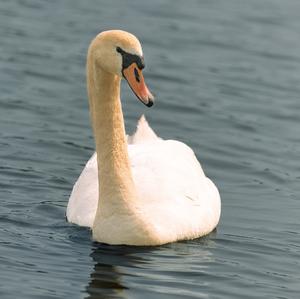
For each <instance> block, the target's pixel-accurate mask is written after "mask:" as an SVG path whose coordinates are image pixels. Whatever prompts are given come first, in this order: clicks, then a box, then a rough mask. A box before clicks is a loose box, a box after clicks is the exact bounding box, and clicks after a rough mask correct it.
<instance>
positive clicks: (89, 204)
mask: <svg viewBox="0 0 300 299" xmlns="http://www.w3.org/2000/svg"><path fill="white" fill-rule="evenodd" d="M97 203H98V169H97V155H96V153H94V154H93V155H92V157H91V158H90V159H89V161H88V162H87V163H86V165H85V167H84V169H83V171H82V173H81V174H80V176H79V178H78V180H77V182H76V183H75V185H74V186H73V190H72V193H71V196H70V198H69V202H68V207H67V213H66V216H67V219H68V221H69V222H72V223H76V224H78V225H80V226H88V227H92V225H93V222H94V219H95V215H96V209H97Z"/></svg>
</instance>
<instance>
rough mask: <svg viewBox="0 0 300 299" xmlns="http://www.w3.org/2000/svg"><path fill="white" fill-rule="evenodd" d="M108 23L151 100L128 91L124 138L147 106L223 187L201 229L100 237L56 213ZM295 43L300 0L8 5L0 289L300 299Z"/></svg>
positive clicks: (86, 140) (84, 150) (85, 138)
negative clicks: (152, 242) (177, 234)
mask: <svg viewBox="0 0 300 299" xmlns="http://www.w3.org/2000/svg"><path fill="white" fill-rule="evenodd" d="M110 28H120V29H124V30H128V31H130V32H132V33H134V34H136V35H137V36H138V37H139V38H140V40H141V42H142V44H143V48H144V54H145V59H146V65H147V67H146V70H145V77H146V81H147V82H148V85H149V86H150V88H151V89H152V91H153V92H154V93H155V94H156V96H157V102H156V105H155V106H154V107H153V108H151V109H148V108H146V107H144V106H143V105H141V104H140V103H139V102H138V101H137V100H136V99H135V97H134V96H133V95H132V93H131V91H130V89H129V88H128V87H127V86H126V85H124V86H123V89H122V95H123V107H124V113H125V118H126V126H127V130H128V132H131V131H132V130H133V129H134V127H135V124H136V121H137V119H138V117H139V116H140V115H141V114H142V113H146V116H147V118H148V120H149V122H150V123H151V125H152V127H153V128H154V129H155V131H156V132H157V133H158V134H159V135H160V136H162V137H164V138H174V139H179V140H182V141H184V142H186V143H187V144H189V145H190V146H191V147H192V148H193V149H194V150H195V153H196V155H197V157H198V158H199V160H200V161H201V163H202V165H203V167H204V170H205V172H206V173H207V174H208V175H209V176H210V177H211V178H212V179H213V181H214V182H215V183H216V184H217V186H218V187H219V190H220V193H221V197H222V218H221V222H220V224H219V227H218V229H217V231H216V232H215V233H213V234H211V235H209V236H207V237H205V238H202V239H198V240H194V241H188V242H179V243H174V244H168V245H165V246H161V247H157V248H133V247H125V246H124V247H123V246H121V247H113V246H104V245H99V244H96V243H93V242H92V241H91V234H90V231H89V230H88V229H84V228H80V227H77V226H73V225H70V224H68V223H66V222H65V218H64V215H65V209H66V205H67V201H68V197H69V194H70V191H71V189H72V186H73V184H74V182H75V180H76V179H77V177H78V175H79V174H80V172H81V170H82V167H83V165H84V164H85V162H86V161H87V159H88V158H89V157H90V155H91V153H92V152H93V148H94V143H93V138H92V133H91V129H90V122H89V115H88V104H87V99H86V87H85V56H86V50H87V47H88V44H89V42H90V40H91V39H92V38H93V37H94V36H95V35H96V34H97V33H98V32H100V31H102V30H105V29H110ZM299 49H300V2H299V1H298V0H286V1H281V0H273V1H271V0H269V1H267V0H250V1H239V0H227V1H221V0H211V1H208V0H207V1H204V0H203V1H200V0H199V1H196V0H189V1H174V0H172V1H171V0H164V1H163V0H160V1H159V0H154V1H137V0H135V1H129V0H128V1H124V0H119V1H100V0H99V1H97V0H90V1H80V0H62V1H58V0H51V1H43V0H1V2H0V297H1V298H5V299H6V298H7V299H9V298H23V299H24V298H26V299H29V298H30V299H32V298H43V299H46V298H94V299H95V298H299V293H300V267H299V266H300V262H299V261H300V233H299V231H300V198H299V194H300V165H299V155H300V149H299V143H300V133H299V132H300V117H299V111H300V100H299V97H300V50H299Z"/></svg>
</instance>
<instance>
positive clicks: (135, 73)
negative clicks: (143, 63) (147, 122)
mask: <svg viewBox="0 0 300 299" xmlns="http://www.w3.org/2000/svg"><path fill="white" fill-rule="evenodd" d="M122 73H123V76H124V78H125V79H126V81H127V82H128V84H129V86H130V88H131V89H132V91H133V92H134V93H135V95H136V96H137V97H138V99H139V100H140V101H141V102H142V103H144V104H145V105H146V106H148V107H151V106H152V105H153V103H154V97H153V95H152V94H151V92H150V91H149V89H148V87H147V85H146V84H145V80H144V76H143V73H142V71H141V70H140V69H139V68H138V66H137V64H136V63H132V64H130V65H129V67H127V68H124V69H123V72H122Z"/></svg>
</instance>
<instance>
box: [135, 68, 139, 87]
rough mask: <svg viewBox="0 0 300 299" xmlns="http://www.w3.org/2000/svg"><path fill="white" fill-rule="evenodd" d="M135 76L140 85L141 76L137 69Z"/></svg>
mask: <svg viewBox="0 0 300 299" xmlns="http://www.w3.org/2000/svg"><path fill="white" fill-rule="evenodd" d="M134 76H135V80H136V81H137V82H139V83H140V74H139V72H138V70H137V69H136V67H135V68H134Z"/></svg>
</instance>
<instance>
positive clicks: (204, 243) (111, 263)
mask: <svg viewBox="0 0 300 299" xmlns="http://www.w3.org/2000/svg"><path fill="white" fill-rule="evenodd" d="M214 236H215V232H213V233H211V234H210V235H209V236H207V237H205V238H201V239H197V240H193V241H184V242H178V243H175V244H167V245H164V246H161V247H133V246H109V245H105V244H99V243H94V246H93V250H92V253H91V257H92V259H93V261H94V263H95V266H94V268H93V271H92V273H91V275H90V282H89V284H88V286H87V288H86V291H87V293H88V294H89V296H88V297H87V298H90V299H96V298H102V296H103V298H124V297H126V296H128V294H130V293H128V292H126V291H127V290H128V291H130V290H131V289H134V290H135V292H134V293H135V294H139V293H141V294H142V293H143V292H145V291H146V290H147V289H148V290H151V291H152V292H154V294H152V295H151V296H155V295H156V296H158V297H159V295H160V294H165V293H168V294H169V295H172V296H174V297H175V296H179V297H180V296H184V295H192V294H194V295H195V294H198V295H199V294H201V293H202V295H203V296H205V294H204V293H203V290H201V291H200V289H201V280H200V279H201V271H200V269H202V271H203V270H204V269H206V268H207V267H209V264H210V263H212V262H213V261H214V258H213V253H212V250H213V248H214V246H215V242H214V241H213V240H212V238H213V237H214ZM183 262H184V265H185V267H184V269H183V268H182V263H183ZM191 279H192V280H193V281H194V284H196V285H193V286H192V288H191V286H189V284H190V282H191ZM199 286H200V288H199ZM189 289H190V290H189ZM129 297H130V296H129ZM137 297H138V296H137ZM146 297H147V295H146Z"/></svg>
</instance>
